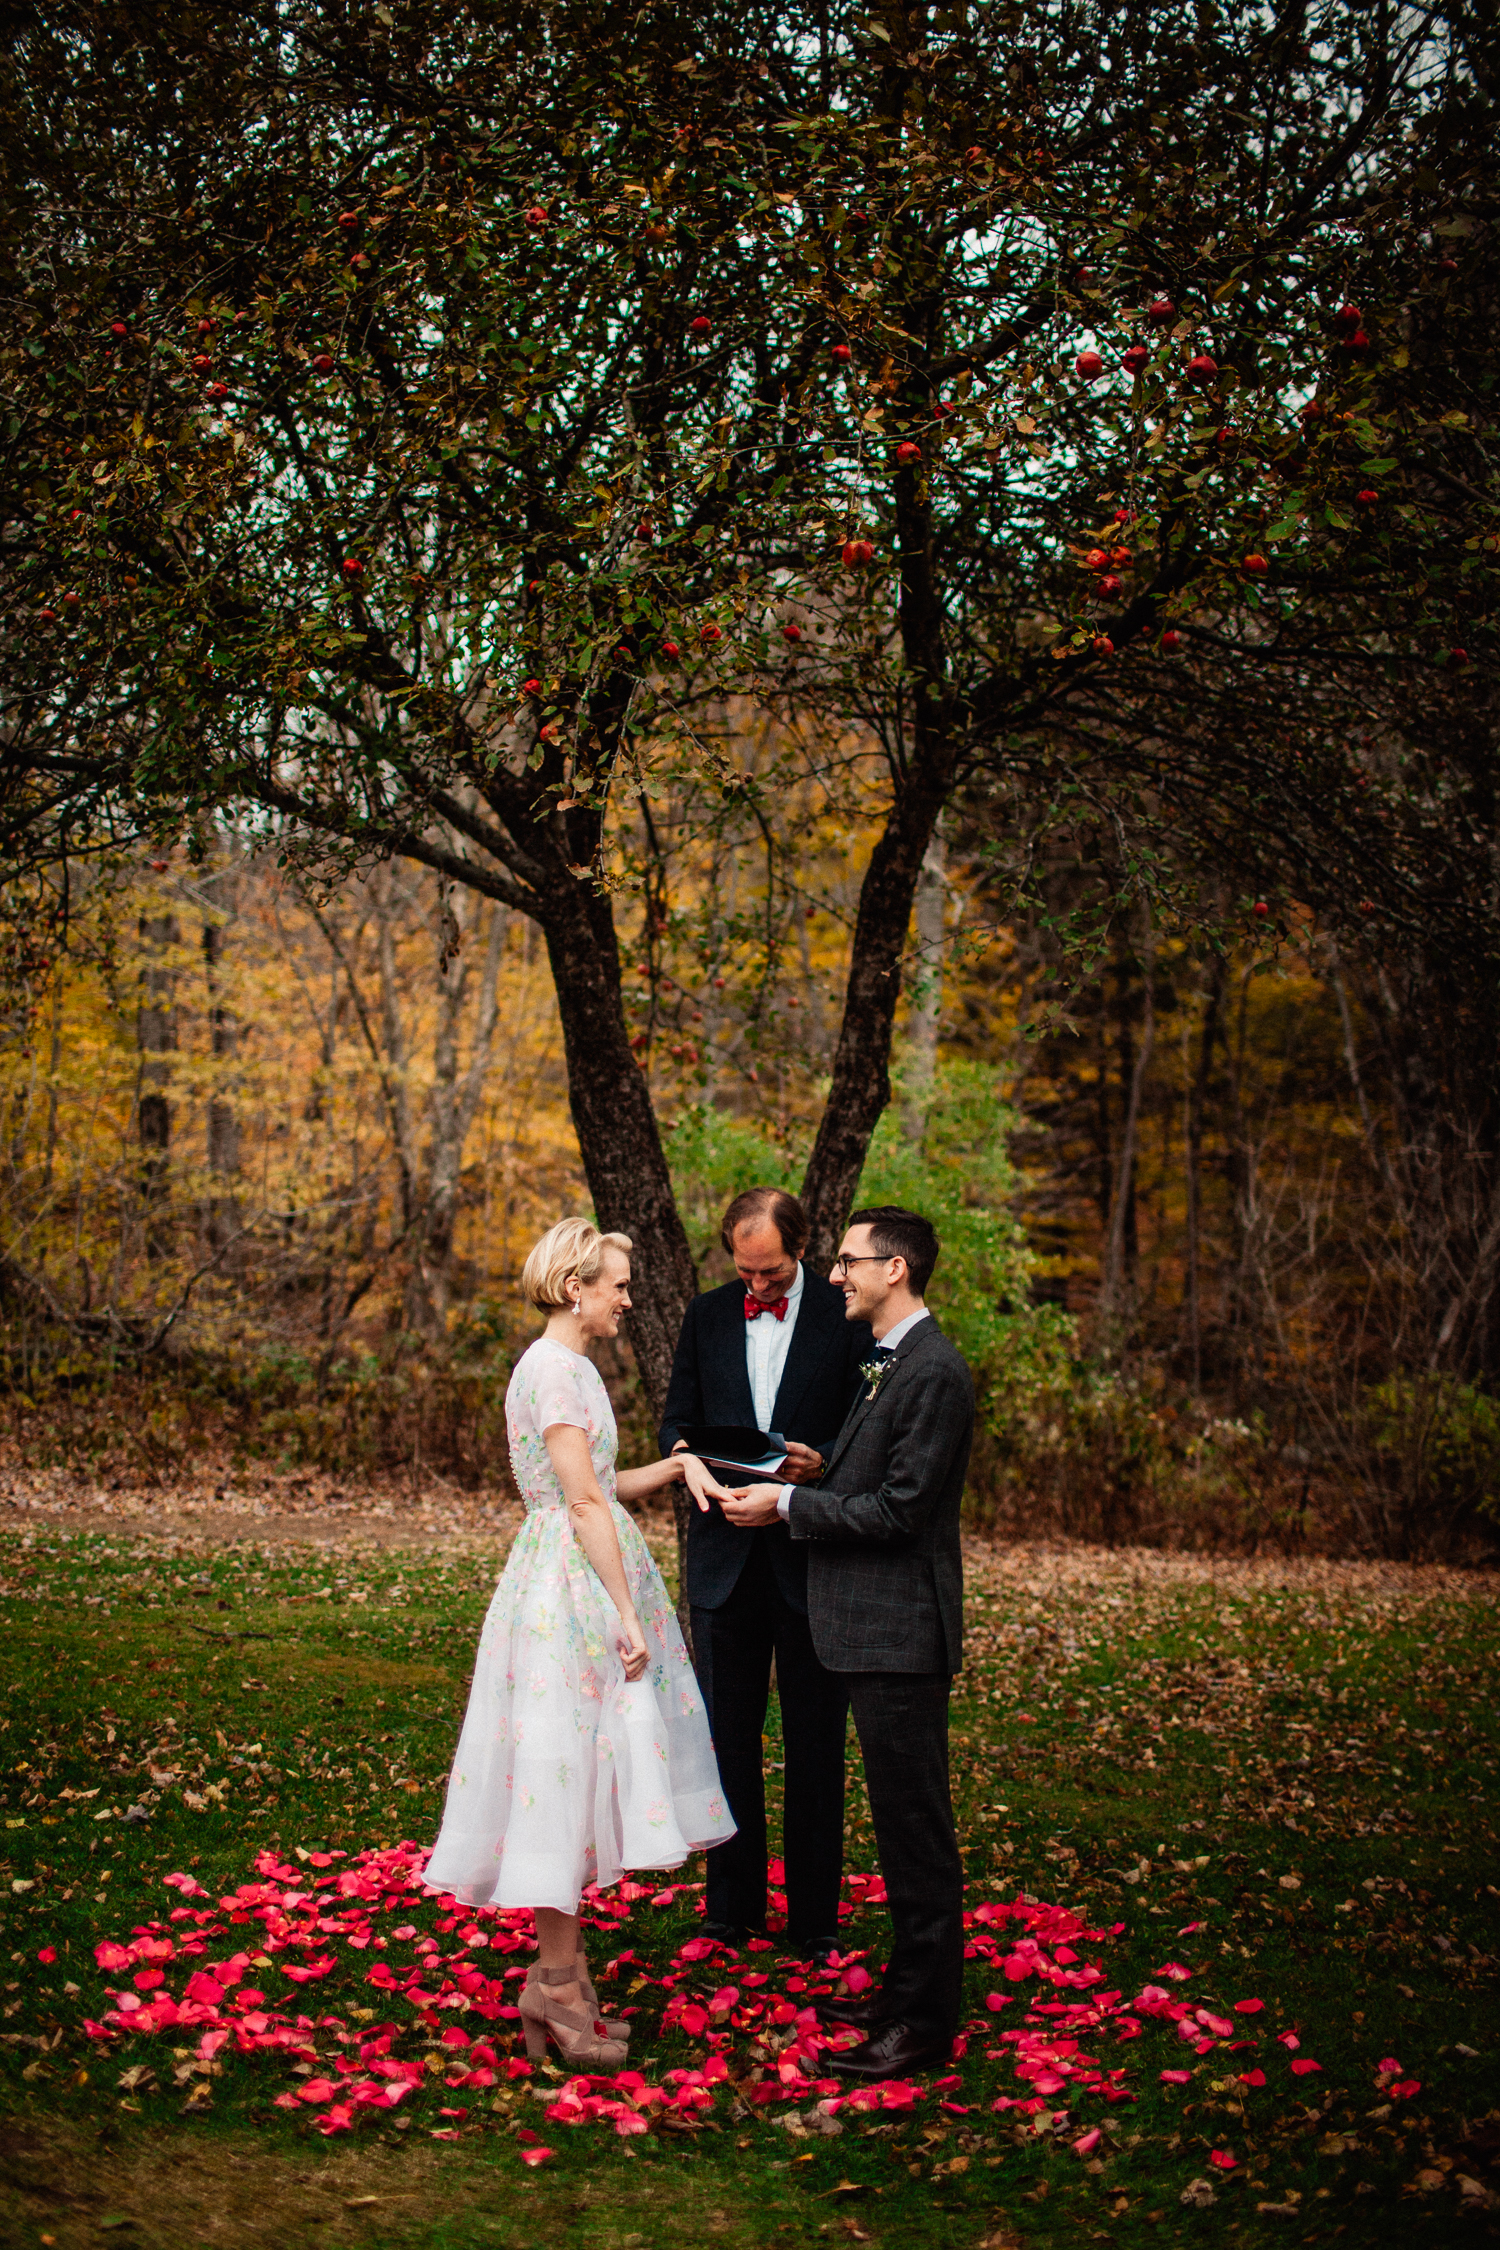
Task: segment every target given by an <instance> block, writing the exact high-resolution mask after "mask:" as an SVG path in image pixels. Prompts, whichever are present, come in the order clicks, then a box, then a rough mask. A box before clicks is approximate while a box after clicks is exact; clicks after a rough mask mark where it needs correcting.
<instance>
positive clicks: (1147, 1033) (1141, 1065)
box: [1099, 933, 1156, 1344]
mask: <svg viewBox="0 0 1500 2250" xmlns="http://www.w3.org/2000/svg"><path fill="white" fill-rule="evenodd" d="M1143 951H1144V955H1145V958H1144V960H1143V962H1142V980H1141V982H1142V994H1143V1002H1144V1019H1145V1020H1144V1022H1143V1023H1142V1026H1141V1043H1140V1046H1139V1047H1138V1048H1137V1049H1136V1051H1135V1055H1134V1059H1133V1060H1131V1061H1128V1062H1127V1058H1128V1057H1129V1054H1130V1040H1129V1032H1128V1022H1127V1014H1126V1009H1127V1001H1128V991H1129V987H1128V984H1127V981H1126V964H1125V958H1124V956H1123V954H1122V956H1121V960H1120V1055H1121V1064H1122V1076H1123V1074H1124V1069H1125V1068H1128V1069H1129V1073H1130V1091H1129V1095H1128V1097H1127V1100H1126V1105H1125V1130H1124V1133H1123V1135H1122V1137H1121V1141H1120V1162H1119V1166H1118V1168H1117V1170H1116V1174H1115V1200H1114V1209H1113V1211H1112V1212H1111V1213H1110V1222H1109V1241H1108V1245H1107V1248H1106V1250H1105V1257H1104V1282H1103V1286H1102V1288H1101V1289H1100V1291H1099V1326H1100V1331H1101V1335H1102V1337H1103V1339H1104V1341H1105V1343H1106V1344H1108V1342H1109V1331H1110V1330H1112V1329H1114V1328H1115V1327H1116V1326H1117V1325H1118V1324H1119V1323H1120V1321H1121V1319H1122V1316H1123V1315H1125V1314H1126V1313H1127V1311H1128V1308H1127V1306H1126V1304H1125V1297H1126V1293H1127V1292H1126V1286H1125V1284H1126V1278H1127V1274H1128V1272H1129V1271H1130V1269H1131V1267H1132V1265H1133V1259H1131V1258H1129V1257H1128V1256H1127V1252H1128V1249H1129V1247H1130V1244H1129V1236H1130V1232H1131V1227H1130V1221H1131V1218H1132V1216H1133V1212H1134V1202H1135V1151H1136V1142H1137V1140H1138V1139H1139V1137H1140V1122H1141V1098H1142V1095H1143V1094H1144V1092H1145V1086H1146V1070H1147V1066H1148V1065H1149V1063H1150V1061H1151V1049H1152V1047H1153V1046H1154V1044H1155V1040H1156V996H1155V992H1154V990H1153V983H1154V974H1153V961H1152V948H1151V945H1150V940H1149V933H1148V939H1147V943H1146V945H1145V947H1144V948H1143Z"/></svg>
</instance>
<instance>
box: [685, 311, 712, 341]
mask: <svg viewBox="0 0 1500 2250" xmlns="http://www.w3.org/2000/svg"><path fill="white" fill-rule="evenodd" d="M712 327H713V322H712V321H711V320H710V319H709V317H708V315H707V313H698V314H697V315H696V316H695V317H694V318H693V319H692V320H690V321H689V322H688V334H689V335H690V336H706V335H708V334H709V332H710V330H711V329H712Z"/></svg>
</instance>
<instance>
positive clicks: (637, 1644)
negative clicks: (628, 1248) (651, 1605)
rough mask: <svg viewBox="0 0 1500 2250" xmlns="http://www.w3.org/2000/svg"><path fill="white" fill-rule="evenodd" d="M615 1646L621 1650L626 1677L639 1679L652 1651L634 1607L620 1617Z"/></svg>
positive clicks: (621, 1659)
mask: <svg viewBox="0 0 1500 2250" xmlns="http://www.w3.org/2000/svg"><path fill="white" fill-rule="evenodd" d="M615 1646H616V1648H618V1650H619V1652H620V1661H621V1663H622V1664H623V1665H624V1667H625V1677H626V1679H627V1680H638V1679H639V1678H640V1676H641V1674H642V1673H643V1672H644V1671H645V1669H646V1665H647V1663H648V1661H649V1658H650V1651H649V1650H648V1648H647V1647H646V1636H645V1634H644V1633H643V1632H642V1631H641V1621H640V1619H639V1618H638V1617H637V1616H636V1614H635V1611H634V1610H633V1609H632V1610H629V1611H627V1613H626V1614H625V1615H624V1616H623V1617H622V1618H621V1619H620V1623H619V1626H618V1628H617V1630H616V1632H615Z"/></svg>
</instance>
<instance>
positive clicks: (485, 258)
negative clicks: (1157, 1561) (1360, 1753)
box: [0, 4, 1500, 1555]
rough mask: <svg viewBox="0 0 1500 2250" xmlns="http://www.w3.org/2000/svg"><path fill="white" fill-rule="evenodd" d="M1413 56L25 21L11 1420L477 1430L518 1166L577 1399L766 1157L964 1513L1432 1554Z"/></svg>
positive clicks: (1475, 1339)
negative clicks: (931, 1277) (945, 1360)
mask: <svg viewBox="0 0 1500 2250" xmlns="http://www.w3.org/2000/svg"><path fill="white" fill-rule="evenodd" d="M1482 46H1483V39H1482V36H1481V34H1480V33H1478V32H1476V30H1475V25H1474V23H1473V21H1471V19H1470V18H1469V16H1468V15H1467V14H1466V13H1465V12H1464V11H1463V10H1461V9H1460V10H1456V11H1452V12H1449V13H1446V14H1443V15H1441V16H1440V17H1438V16H1428V17H1424V18H1422V19H1420V20H1418V19H1416V18H1411V19H1410V20H1408V19H1407V18H1405V17H1400V16H1391V17H1389V18H1387V17H1386V16H1385V15H1384V14H1378V15H1377V13H1376V12H1372V11H1368V10H1362V9H1341V8H1338V7H1329V8H1323V9H1299V10H1294V11H1291V12H1290V13H1289V14H1286V15H1285V16H1284V17H1280V16H1278V17H1276V18H1274V19H1273V18H1271V17H1270V16H1265V17H1262V16H1261V15H1260V14H1259V13H1258V12H1257V11H1255V10H1253V9H1221V8H1217V7H1214V6H1211V5H1207V4H1205V5H1202V6H1200V7H1199V8H1198V9H1197V11H1196V15H1195V17H1194V19H1193V20H1192V21H1191V22H1189V21H1188V20H1187V19H1186V18H1184V17H1183V16H1182V14H1181V11H1175V10H1160V9H1156V8H1153V7H1151V6H1147V5H1140V6H1136V5H1131V6H1129V7H1126V8H1124V9H1117V10H1113V11H1111V12H1110V14H1109V17H1108V20H1107V22H1105V21H1101V22H1099V23H1096V22H1095V21H1094V19H1093V17H1092V16H1091V15H1090V14H1089V12H1088V11H1087V10H1084V11H1081V12H1080V11H1072V12H1070V11H1068V10H1066V9H1064V10H1049V9H1046V8H1029V7H1026V6H1019V5H1018V6H1007V7H997V8H988V9H986V8H979V9H964V8H951V9H911V8H906V7H893V8H890V9H878V10H876V11H875V12H874V13H872V14H869V15H862V14H858V13H854V14H846V13H844V12H840V11H837V10H835V11H829V10H826V9H824V10H813V11H806V10H800V9H797V8H793V9H789V10H778V9H776V8H766V9H763V10H750V11H747V10H744V9H738V10H736V11H733V12H732V13H731V14H730V15H726V16H725V18H724V20H723V22H722V23H721V22H719V20H718V18H717V17H716V16H715V15H713V13H712V12H710V13H709V14H707V15H705V14H704V13H703V11H702V10H699V11H696V12H695V13H694V15H693V16H692V18H691V20H689V18H687V17H686V16H684V17H682V18H679V17H678V15H677V14H676V13H675V12H674V11H673V10H670V9H666V8H663V9H658V10H655V11H649V12H647V13H646V14H643V15H642V17H640V18H639V19H638V20H637V22H636V24H635V26H634V28H633V30H632V32H631V36H630V38H629V39H628V40H625V41H623V42H621V41H619V40H617V39H616V37H615V35H614V27H613V26H612V25H611V24H609V23H608V22H607V21H606V20H605V19H604V17H603V16H599V15H596V14H595V13H593V12H591V11H589V10H587V9H576V10H571V9H556V10H543V11H540V12H539V13H537V14H536V15H535V16H532V15H529V14H526V15H521V14H517V15H515V16H514V18H513V19H512V16H511V15H509V14H499V15H493V16H492V14H491V12H490V11H488V10H484V9H477V10H466V11H459V12H457V13H445V12H443V11H438V10H431V9H427V8H424V7H420V6H414V7H412V8H410V9H406V10H404V11H402V12H401V14H400V16H399V19H398V18H396V17H392V16H391V14H390V11H386V10H376V11H375V17H374V18H372V19H371V21H370V22H368V23H366V22H363V21H361V22H358V23H356V22H355V21H354V20H353V19H352V18H350V19H348V20H346V19H345V17H344V16H343V14H342V13H340V12H338V11H323V12H322V13H321V15H320V17H319V19H318V20H316V21H315V20H313V19H311V18H309V19H305V20H304V19H302V18H298V19H296V21H295V22H293V21H292V20H291V19H290V18H286V17H284V14H283V12H282V11H279V10H277V9H276V8H274V7H270V6H268V7H266V8H264V9H254V8H252V9H250V10H248V11H241V12H239V13H237V15H236V16H235V17H234V18H233V19H232V21H231V20H230V19H228V18H225V19H224V20H223V21H220V19H219V18H218V16H217V15H216V14H214V12H212V11H210V12H208V13H207V14H206V15H205V16H204V17H202V19H201V20H200V19H198V18H195V19H194V20H193V22H192V23H187V22H185V21H181V22H180V21H179V20H178V18H177V16H176V15H175V14H174V13H172V12H168V11H156V10H151V9H144V10H140V11H127V12H123V13H122V12H114V13H111V14H109V15H106V16H100V15H96V14H95V13H94V12H92V11H90V10H88V9H81V10H77V11H74V10H69V9H66V8H60V9H56V10H47V11H42V12H41V13H40V14H39V15H38V16H37V17H36V18H35V19H34V20H33V21H31V23H30V25H29V29H28V33H27V38H26V40H25V41H24V42H23V43H22V46H21V48H20V49H19V50H18V54H17V57H16V58H15V59H14V61H13V62H12V63H10V64H7V66H6V70H7V73H8V75H7V76H6V78H5V82H4V96H3V99H4V106H5V133H6V136H7V139H6V149H7V152H8V153H7V172H6V193H7V195H8V196H9V198H10V216H11V220H12V222H13V223H12V224H10V225H9V226H8V227H7V231H6V248H5V251H4V271H3V286H4V291H5V295H6V306H7V313H6V342H5V347H4V350H5V386H6V399H7V402H8V414H9V419H8V422H7V425H6V436H5V441H4V442H5V447H6V452H5V469H4V476H5V508H6V520H5V532H4V539H3V542H0V569H3V573H4V592H5V605H4V606H5V623H4V627H3V633H4V641H5V665H4V679H3V686H0V695H3V699H4V709H3V721H4V723H3V743H0V766H3V776H0V779H3V788H0V803H3V822H0V828H3V843H4V850H5V854H6V860H5V865H6V869H7V873H8V878H9V879H8V882H7V887H6V893H5V911H4V939H5V945H4V963H3V967H4V1018H3V1026H0V1031H3V1036H0V1322H3V1342H4V1382H5V1389H4V1402H3V1403H4V1413H5V1417H6V1422H7V1427H8V1432H9V1442H10V1443H11V1445H12V1447H13V1448H14V1450H15V1452H16V1454H17V1456H18V1458H20V1459H22V1460H25V1461H29V1462H32V1463H37V1464H45V1463H47V1462H49V1461H67V1462H69V1463H72V1464H74V1465H76V1466H79V1467H88V1468H89V1469H90V1470H91V1471H92V1472H93V1473H94V1474H96V1475H97V1477H98V1478H100V1479H101V1480H108V1479H110V1478H122V1477H124V1478H137V1477H142V1476H145V1477H150V1476H152V1475H159V1474H165V1473H167V1472H168V1471H169V1470H170V1469H171V1468H172V1467H173V1466H174V1465H180V1464H181V1462H182V1461H183V1460H184V1459H185V1458H187V1457H189V1456H190V1455H192V1454H193V1452H194V1450H195V1449H201V1448H203V1447H205V1446H212V1447H215V1448H219V1449H221V1450H222V1451H223V1452H224V1454H225V1457H226V1458H229V1459H246V1458H252V1457H253V1458H256V1459H261V1460H264V1461H267V1462H270V1463H273V1464H279V1465H282V1466H290V1465H297V1464H302V1463H317V1464H321V1465H323V1466H325V1467H330V1468H333V1469H336V1470H337V1471H338V1472H339V1473H340V1474H342V1475H345V1476H348V1477H350V1478H358V1477H361V1476H365V1475H375V1474H377V1473H378V1474H390V1473H399V1472H406V1471H411V1472H413V1473H416V1472H418V1471H421V1472H424V1473H430V1474H437V1475H441V1476H444V1477H449V1478H452V1479H455V1480H459V1481H462V1482H466V1483H473V1482H475V1481H482V1480H485V1479H494V1478H496V1477H497V1476H499V1475H500V1474H501V1473H502V1471H501V1460H502V1455H503V1414H502V1402H503V1396H504V1389H505V1382H506V1378H507V1375H508V1371H509V1366H510V1364H511V1361H512V1359H513V1356H514V1354H515V1352H516V1350H517V1349H518V1348H519V1347H520V1346H521V1345H522V1344H523V1343H524V1341H525V1340H526V1338H527V1337H528V1336H529V1334H530V1332H531V1327H530V1323H529V1320H528V1317H527V1316H526V1314H525V1312H524V1308H523V1307H522V1306H521V1305H520V1303H519V1299H518V1295H517V1288H516V1276H517V1272H518V1269H519V1265H520V1262H521V1260H522V1258H523V1257H524V1254H525V1251H526V1249H527V1247H528V1246H529V1244H530V1242H531V1241H532V1240H533V1239H534V1237H535V1236H536V1234H537V1233H538V1232H539V1231H540V1230H541V1228H542V1227H544V1226H545V1225H546V1224H547V1223H548V1222H549V1221H550V1220H551V1219H552V1218H554V1217H555V1216H557V1215H559V1214H560V1213H562V1212H564V1211H567V1210H572V1209H578V1208H586V1207H590V1206H592V1207H593V1208H594V1209H596V1210H597V1212H598V1214H599V1216H600V1219H601V1222H602V1223H605V1224H608V1225H612V1226H625V1227H627V1228H629V1229H630V1231H631V1232H632V1233H633V1234H634V1235H635V1236H636V1238H637V1240H638V1244H639V1255H638V1265H637V1295H638V1299H639V1304H640V1309H639V1313H638V1317H637V1321H636V1323H635V1329H634V1342H635V1352H634V1355H632V1353H631V1351H629V1350H624V1351H622V1353H621V1355H620V1357H619V1360H618V1363H617V1364H616V1365H615V1366H614V1367H613V1368H612V1369H611V1370H610V1373H611V1378H612V1381H613V1382H614V1385H615V1389H616V1393H617V1398H618V1401H619V1404H620V1409H621V1414H622V1419H623V1420H624V1421H625V1422H626V1424H627V1425H628V1431H627V1437H626V1443H627V1445H629V1446H634V1447H637V1448H639V1447H643V1446H645V1445H647V1444H649V1442H650V1426H651V1420H652V1413H651V1408H652V1403H653V1401H654V1400H657V1399H659V1396H660V1390H661V1385H662V1379H663V1374H664V1368H665V1364H666V1358H665V1356H664V1355H668V1354H669V1351H670V1339H671V1336H672V1335H673V1334H675V1329H676V1324H677V1320H678V1319H679V1317H680V1313H681V1309H682V1305H683V1304H684V1303H685V1301H686V1297H687V1295H688V1294H690V1292H691V1289H692V1288H693V1287H694V1286H695V1285H697V1286H702V1285H707V1284H711V1283H712V1282H714V1281H716V1280H718V1279H719V1278H721V1277H722V1275H723V1273H724V1272H725V1271H726V1268H725V1265H724V1261H723V1257H722V1253H721V1251H720V1250H719V1248H718V1245H717V1239H716V1222H717V1214H718V1212H719V1210H720V1209H721V1208H722V1204H723V1202H724V1200H725V1199H726V1198H727V1196H728V1195H729V1194H730V1193H731V1192H733V1191H734V1190H735V1189H737V1188H738V1187H740V1186H742V1185H744V1184H746V1183H748V1182H751V1181H758V1180H774V1181H778V1182H784V1183H786V1184H788V1185H790V1186H793V1187H795V1188H799V1189H801V1190H803V1192H805V1194H806V1196H807V1199H808V1202H809V1206H810V1208H811V1210H812V1213H813V1219H814V1253H815V1255H816V1256H818V1257H819V1258H826V1257H827V1256H828V1255H829V1253H830V1250H831V1247H832V1246H833V1244H834V1243H835V1242H836V1239H837V1234H838V1231H839V1228H840V1226H841V1224H842V1219H843V1215H844V1213H846V1212H847V1210H848V1209H849V1208H850V1206H851V1204H852V1203H853V1202H854V1201H855V1199H856V1197H858V1198H859V1199H863V1200H869V1199H872V1198H877V1197H878V1198H882V1199H884V1198H887V1197H890V1198H899V1199H901V1200H905V1201H910V1202H913V1203H916V1204H919V1205H921V1206H922V1207H923V1208H924V1209H927V1210H930V1211H931V1212H932V1214H933V1216H934V1217H935V1219H936V1220H937V1222H938V1225H939V1229H940V1232H941V1234H942V1237H943V1241H944V1246H945V1247H944V1256H943V1261H942V1264H941V1267H940V1269H939V1276H938V1281H937V1284H936V1286H935V1289H934V1302H935V1304H936V1306H937V1308H938V1310H939V1311H940V1313H941V1315H942V1316H943V1317H944V1319H945V1320H946V1321H947V1322H949V1323H950V1325H951V1326H952V1328H953V1331H954V1333H955V1334H956V1335H957V1337H958V1338H959V1340H960V1342H961V1343H962V1345H963V1348H964V1349H965V1351H966V1352H967V1353H968V1355H969V1357H970V1359H971V1362H972V1363H973V1365H974V1367H975V1369H976V1374H977V1377H978V1381H979V1388H980V1392H981V1399H982V1432H981V1440H980V1446H979V1451H978V1455H977V1458H976V1467H975V1475H974V1479H973V1484H972V1490H971V1495H970V1502H969V1505H970V1508H971V1511H972V1515H973V1520H974V1522H975V1523H976V1524H977V1525H994V1526H998V1527H1001V1528H1003V1529H1014V1530H1025V1531H1027V1532H1029V1533H1033V1534H1042V1533H1054V1532H1055V1533H1065V1534H1071V1535H1081V1536H1085V1537H1089V1538H1104V1539H1125V1538H1129V1539H1137V1540H1139V1539H1145V1540H1154V1541H1163V1542H1173V1543H1176V1542H1188V1543H1193V1544H1199V1545H1209V1546H1229V1547H1245V1546H1249V1547H1256V1546H1264V1545H1271V1546H1277V1545H1280V1546H1284V1547H1289V1548H1292V1547H1299V1546H1308V1545H1311V1546H1319V1547H1325V1548H1330V1547H1331V1548H1341V1549H1353V1550H1359V1551H1379V1552H1385V1553H1394V1554H1402V1555H1416V1554H1438V1553H1441V1554H1453V1553H1463V1554H1474V1553H1479V1552H1482V1551H1485V1550H1486V1548H1487V1544H1488V1541H1489V1539H1490V1536H1491V1533H1490V1528H1489V1527H1490V1524H1491V1520H1492V1517H1493V1513H1494V1509H1495V1505H1496V1501H1497V1496H1500V1403H1497V1398H1496V1380H1497V1376H1500V1081H1497V1054H1500V1042H1497V1037H1496V1033H1497V1022H1496V1013H1497V1011H1496V992H1497V989H1500V987H1497V981H1496V979H1497V967H1500V897H1497V893H1496V887H1495V874H1494V870H1495V853H1496V842H1497V837H1496V815H1495V772H1496V752H1495V716H1496V707H1495V699H1494V688H1493V679H1494V674H1493V612H1492V605H1491V600H1490V595H1489V591H1488V589H1489V587H1490V586H1491V584H1492V581H1493V567H1494V556H1495V552H1496V548H1497V533H1496V530H1495V525H1496V521H1497V514H1496V509H1497V500H1496V493H1495V488H1494V482H1493V469H1492V466H1491V460H1490V451H1489V447H1490V440H1491V435H1492V432H1491V422H1492V395H1493V382H1494V375H1493V366H1492V362H1493V349H1492V334H1493V320H1494V306H1495V289H1494V276H1495V270H1496V269H1495V266H1494V260H1493V229H1494V181H1493V163H1492V122H1493V120H1492V110H1491V105H1490V99H1489V95H1488V93H1487V92H1486V87H1487V86H1488V83H1489V81H1488V79H1487V77H1486V75H1485V69H1484V67H1482V66H1481V64H1480V63H1479V62H1478V61H1477V60H1476V57H1477V56H1478V55H1479V54H1480V52H1481V50H1482ZM59 89H62V90H64V91H62V92H59V91H58V90H59ZM54 95H55V96H56V98H55V99H54V98H53V97H54ZM121 115H127V116H128V117H129V118H130V120H131V123H132V130H131V131H130V133H128V134H121V133H120V132H118V131H117V130H116V129H115V128H116V124H117V121H118V119H119V118H120V117H121Z"/></svg>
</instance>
